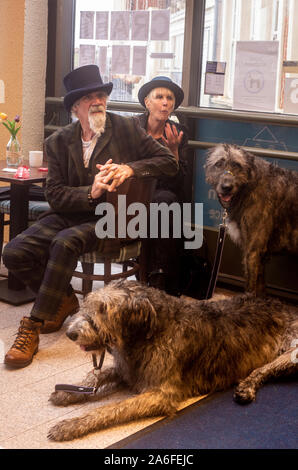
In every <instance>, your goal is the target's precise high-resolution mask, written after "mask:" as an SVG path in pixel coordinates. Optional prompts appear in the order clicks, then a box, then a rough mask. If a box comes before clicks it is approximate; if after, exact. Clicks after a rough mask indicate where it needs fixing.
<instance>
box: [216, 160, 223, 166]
mask: <svg viewBox="0 0 298 470" xmlns="http://www.w3.org/2000/svg"><path fill="white" fill-rule="evenodd" d="M223 164H224V161H223V160H218V161H217V162H216V163H215V166H216V167H217V168H222V167H223Z"/></svg>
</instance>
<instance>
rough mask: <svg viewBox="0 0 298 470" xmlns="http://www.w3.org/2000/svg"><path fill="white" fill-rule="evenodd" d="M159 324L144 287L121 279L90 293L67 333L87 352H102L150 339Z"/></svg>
mask: <svg viewBox="0 0 298 470" xmlns="http://www.w3.org/2000/svg"><path fill="white" fill-rule="evenodd" d="M150 290H152V291H153V290H155V289H150ZM158 292H159V291H158ZM156 325H157V315H156V311H155V309H154V307H153V305H152V303H151V302H150V300H149V298H148V296H146V291H145V290H144V286H142V285H141V284H140V283H138V282H136V281H123V280H120V281H114V282H111V283H110V284H108V285H107V286H106V287H104V288H102V289H99V290H97V291H94V292H92V293H90V294H89V295H88V296H87V297H86V299H85V300H84V302H83V304H82V307H81V309H80V311H79V312H78V314H77V315H76V316H75V318H74V319H73V321H72V322H71V324H70V326H69V328H68V330H67V332H66V334H67V336H68V337H69V338H70V339H71V340H73V341H76V342H77V344H78V345H79V346H80V347H81V349H83V350H84V351H96V350H97V351H98V352H101V351H102V350H105V349H108V350H109V349H113V348H114V347H121V346H123V345H124V344H129V343H132V346H133V344H134V342H136V341H139V340H146V339H148V338H150V337H151V336H152V335H153V334H154V331H155V329H156Z"/></svg>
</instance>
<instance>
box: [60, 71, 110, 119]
mask: <svg viewBox="0 0 298 470" xmlns="http://www.w3.org/2000/svg"><path fill="white" fill-rule="evenodd" d="M63 83H64V86H65V88H66V91H67V94H66V95H65V97H64V106H65V108H66V109H67V111H70V110H71V107H72V105H73V104H74V103H75V102H76V101H77V100H78V99H80V98H81V97H82V96H85V95H88V93H92V92H93V91H97V90H102V91H104V92H106V94H107V95H110V93H111V91H112V88H113V83H112V82H109V83H103V81H102V78H101V76H100V72H99V68H98V67H97V65H93V64H92V65H83V66H82V67H78V68H77V69H74V70H72V71H71V72H69V73H68V74H67V75H66V76H65V77H64V79H63Z"/></svg>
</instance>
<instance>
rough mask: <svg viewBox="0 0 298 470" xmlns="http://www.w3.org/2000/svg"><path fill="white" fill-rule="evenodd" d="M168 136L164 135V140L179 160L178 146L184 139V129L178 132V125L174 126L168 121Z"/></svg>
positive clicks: (166, 131) (166, 128)
mask: <svg viewBox="0 0 298 470" xmlns="http://www.w3.org/2000/svg"><path fill="white" fill-rule="evenodd" d="M165 134H166V137H164V136H163V137H162V139H163V141H164V142H165V144H166V145H167V147H169V149H170V150H171V152H172V153H173V154H174V156H175V158H176V160H179V153H178V148H179V145H180V143H181V141H182V137H183V131H180V132H179V133H178V131H177V128H176V126H174V125H173V127H172V126H171V125H170V124H169V123H168V122H167V124H166V125H165Z"/></svg>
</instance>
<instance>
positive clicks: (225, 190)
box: [217, 170, 234, 205]
mask: <svg viewBox="0 0 298 470" xmlns="http://www.w3.org/2000/svg"><path fill="white" fill-rule="evenodd" d="M233 188H234V175H233V173H232V172H231V171H229V170H226V171H225V172H224V173H223V176H222V177H221V179H220V184H219V185H218V188H217V194H218V197H219V199H220V202H221V203H223V205H226V204H228V203H229V202H230V201H231V199H232V197H233V194H232V191H233Z"/></svg>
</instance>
